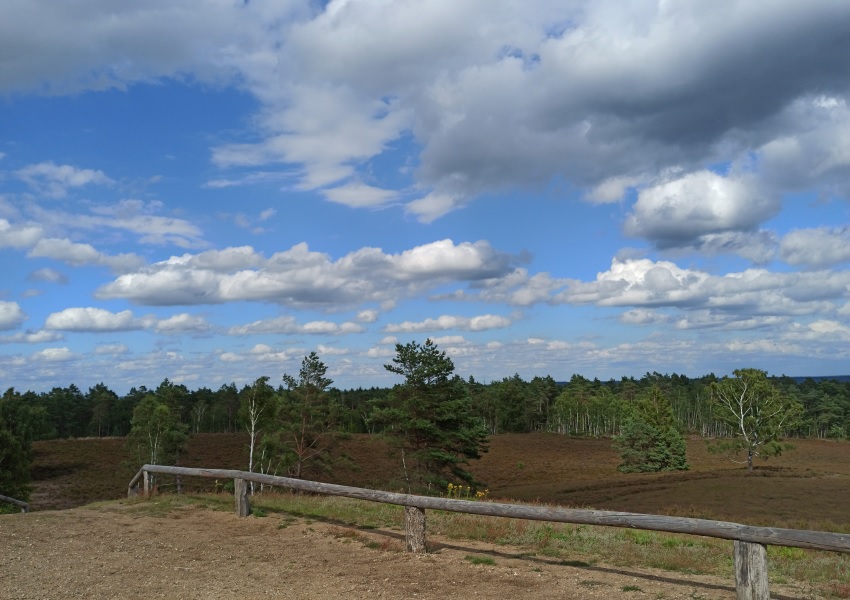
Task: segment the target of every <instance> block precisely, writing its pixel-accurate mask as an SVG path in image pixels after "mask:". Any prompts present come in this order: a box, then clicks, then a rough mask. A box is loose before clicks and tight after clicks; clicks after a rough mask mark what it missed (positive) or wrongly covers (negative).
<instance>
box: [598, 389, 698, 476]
mask: <svg viewBox="0 0 850 600" xmlns="http://www.w3.org/2000/svg"><path fill="white" fill-rule="evenodd" d="M614 447H615V449H616V450H617V451H619V453H620V456H621V457H622V459H623V462H622V463H621V464H620V465H619V466H618V467H617V469H618V470H619V471H622V472H623V473H648V472H657V471H684V470H687V469H688V468H689V466H688V461H687V457H686V449H685V440H684V439H683V438H682V434H681V433H680V432H679V430H678V429H677V427H676V422H675V417H674V415H673V409H672V407H671V406H670V402H669V401H668V400H667V397H666V396H665V395H664V393H663V392H662V391H661V388H659V387H658V386H657V385H653V386H652V387H650V388H649V390H647V391H646V392H644V394H643V395H642V396H640V398H638V400H637V401H636V402H635V403H634V404H633V405H631V407H630V409H629V412H628V415H627V417H626V419H625V421H624V422H623V426H622V427H621V429H620V435H618V436H616V437H615V438H614Z"/></svg>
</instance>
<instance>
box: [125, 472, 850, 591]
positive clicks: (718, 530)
mask: <svg viewBox="0 0 850 600" xmlns="http://www.w3.org/2000/svg"><path fill="white" fill-rule="evenodd" d="M153 473H162V474H169V475H178V476H183V475H185V476H193V477H208V478H220V479H231V478H232V479H233V480H234V496H235V500H236V513H237V514H238V515H239V516H241V517H247V516H248V515H249V514H250V512H251V508H250V500H249V497H248V485H247V482H249V481H253V482H255V483H263V484H267V485H273V486H279V487H285V488H290V489H293V490H300V491H305V492H314V493H319V494H326V495H331V496H346V497H349V498H359V499H361V500H370V501H372V502H383V503H386V504H396V505H399V506H403V507H404V515H405V537H406V541H407V549H408V550H409V551H411V552H416V553H424V552H425V509H426V508H427V509H436V510H445V511H452V512H459V513H467V514H475V515H487V516H492V517H507V518H514V519H530V520H534V521H551V522H556V523H577V524H583V525H606V526H609V527H628V528H631V529H643V530H647V531H664V532H668V533H684V534H690V535H702V536H706V537H714V538H720V539H726V540H732V541H733V542H734V544H733V556H734V562H735V588H736V590H737V597H738V600H768V599H769V598H770V592H769V589H768V571H767V546H768V545H773V546H789V547H793V548H808V549H814V550H828V551H832V552H847V553H850V535H847V534H840V533H830V532H824V531H805V530H801V529H782V528H777V527H753V526H750V525H741V524H738V523H729V522H725V521H712V520H708V519H691V518H685V517H666V516H661V515H644V514H639V513H629V512H615V511H603V510H584V509H572V508H558V507H541V506H527V505H521V504H501V503H496V502H480V501H474V500H456V499H452V498H434V497H430V496H415V495H412V494H398V493H393V492H383V491H379V490H370V489H365V488H356V487H349V486H344V485H336V484H332V483H320V482H317V481H306V480H303V479H292V478H289V477H278V476H275V475H263V474H260V473H250V472H247V471H234V470H230V469H195V468H189V467H167V466H162V465H144V466H143V467H142V468H141V469H140V470H139V472H138V473H137V474H136V476H135V477H134V478H133V479H132V481H130V484H129V486H128V490H127V495H128V496H136V495H138V494H139V491H140V490H139V484H140V482H141V485H142V486H143V491H144V494H145V496H149V495H150V491H151V487H150V485H151V474H153Z"/></svg>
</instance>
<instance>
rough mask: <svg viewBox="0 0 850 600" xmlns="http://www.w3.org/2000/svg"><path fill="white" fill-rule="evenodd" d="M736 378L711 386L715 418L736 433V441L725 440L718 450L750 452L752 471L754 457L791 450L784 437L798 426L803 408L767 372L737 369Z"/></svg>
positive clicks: (768, 455) (718, 446)
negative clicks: (777, 385)
mask: <svg viewBox="0 0 850 600" xmlns="http://www.w3.org/2000/svg"><path fill="white" fill-rule="evenodd" d="M734 375H735V377H724V378H723V379H721V380H719V381H716V382H714V383H712V384H711V406H712V409H713V412H714V416H715V418H717V419H718V420H720V421H721V422H723V423H725V424H726V425H728V426H729V427H730V428H731V429H732V430H733V431H734V432H735V440H734V441H732V442H722V441H721V442H720V443H718V444H716V445H715V448H716V449H718V450H720V451H726V452H729V453H730V454H738V453H740V452H742V451H743V452H746V455H747V460H746V464H747V470H748V471H752V470H753V457H756V456H760V457H762V458H765V459H766V458H768V457H770V456H778V455H779V454H781V453H782V451H783V450H786V449H788V448H789V445H788V444H783V443H781V439H780V438H781V436H782V435H783V434H784V433H785V431H788V430H791V429H793V428H794V427H796V425H797V424H798V422H799V421H800V418H801V416H802V414H803V407H802V405H801V404H800V403H799V402H797V401H796V400H795V399H793V398H791V397H789V396H787V395H785V394H783V393H782V392H780V390H778V389H777V388H776V387H775V386H774V385H773V384H772V383H771V382H770V380H768V378H767V373H766V372H765V371H760V370H758V369H737V370H736V371H734Z"/></svg>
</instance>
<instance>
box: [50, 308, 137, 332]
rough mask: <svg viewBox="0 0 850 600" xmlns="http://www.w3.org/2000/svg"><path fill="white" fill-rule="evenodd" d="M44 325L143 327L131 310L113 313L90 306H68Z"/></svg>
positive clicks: (62, 328) (55, 327)
mask: <svg viewBox="0 0 850 600" xmlns="http://www.w3.org/2000/svg"><path fill="white" fill-rule="evenodd" d="M44 326H45V327H46V328H47V329H53V330H59V331H88V332H94V331H131V330H133V329H141V328H142V323H141V322H140V321H138V320H137V319H135V318H134V317H133V313H132V312H131V311H129V310H124V311H121V312H119V313H113V312H109V311H108V310H104V309H102V308H93V307H88V308H66V309H65V310H62V311H60V312H56V313H52V314H51V315H49V316H48V317H47V320H46V321H45V324H44Z"/></svg>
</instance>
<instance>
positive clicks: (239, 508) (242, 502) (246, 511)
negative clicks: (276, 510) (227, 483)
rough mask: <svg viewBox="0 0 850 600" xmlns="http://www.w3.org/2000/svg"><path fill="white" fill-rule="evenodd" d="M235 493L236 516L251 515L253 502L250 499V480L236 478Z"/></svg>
mask: <svg viewBox="0 0 850 600" xmlns="http://www.w3.org/2000/svg"><path fill="white" fill-rule="evenodd" d="M233 495H234V497H235V498H236V516H238V517H247V516H248V515H250V514H251V503H250V501H249V500H248V482H247V481H245V480H244V479H234V480H233Z"/></svg>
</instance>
